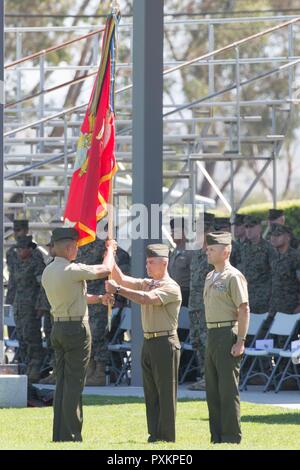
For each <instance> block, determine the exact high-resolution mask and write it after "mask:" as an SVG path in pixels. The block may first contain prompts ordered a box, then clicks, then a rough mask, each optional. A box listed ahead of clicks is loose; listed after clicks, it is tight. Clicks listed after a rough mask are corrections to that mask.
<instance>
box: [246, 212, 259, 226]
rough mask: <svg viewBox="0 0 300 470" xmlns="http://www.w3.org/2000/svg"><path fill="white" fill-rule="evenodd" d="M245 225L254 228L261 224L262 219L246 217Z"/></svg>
mask: <svg viewBox="0 0 300 470" xmlns="http://www.w3.org/2000/svg"><path fill="white" fill-rule="evenodd" d="M244 223H245V225H246V226H248V227H254V226H255V225H260V224H261V218H260V217H258V216H257V215H246V217H245V220H244Z"/></svg>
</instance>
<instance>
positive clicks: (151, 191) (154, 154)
mask: <svg viewBox="0 0 300 470" xmlns="http://www.w3.org/2000/svg"><path fill="white" fill-rule="evenodd" d="M163 6H164V2H163V0H155V1H151V2H149V0H135V1H134V4H133V147H132V148H133V157H132V158H133V187H132V196H133V204H143V205H144V207H146V208H147V210H148V216H147V220H146V221H145V223H146V224H147V223H148V238H147V239H146V240H144V239H142V238H139V239H137V240H133V243H132V275H133V276H134V277H138V278H141V277H144V276H145V248H146V246H147V244H148V243H153V242H154V243H155V242H156V243H157V242H160V240H161V220H160V221H159V223H158V234H157V235H156V237H154V236H153V234H152V233H151V229H153V228H154V225H153V224H152V221H151V206H152V204H158V205H161V204H162V169H163V156H162V148H163V147H162V146H163V117H162V98H163V75H162V72H163V29H164V28H163ZM154 222H155V221H153V223H154ZM132 312H133V313H132V384H133V385H136V386H137V385H141V384H142V374H141V367H140V355H141V346H142V339H143V334H142V328H141V315H140V307H139V306H138V305H136V304H133V305H132Z"/></svg>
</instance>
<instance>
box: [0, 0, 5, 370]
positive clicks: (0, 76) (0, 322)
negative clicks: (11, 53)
mask: <svg viewBox="0 0 300 470" xmlns="http://www.w3.org/2000/svg"><path fill="white" fill-rule="evenodd" d="M0 35H1V40H0V156H1V165H0V179H1V184H0V220H1V223H0V240H1V257H0V270H1V272H2V273H3V248H4V247H3V238H4V233H3V232H4V229H3V104H4V73H3V66H4V1H3V0H0ZM3 326H4V319H3V282H1V286H0V364H3V363H4V331H3V330H4V328H3Z"/></svg>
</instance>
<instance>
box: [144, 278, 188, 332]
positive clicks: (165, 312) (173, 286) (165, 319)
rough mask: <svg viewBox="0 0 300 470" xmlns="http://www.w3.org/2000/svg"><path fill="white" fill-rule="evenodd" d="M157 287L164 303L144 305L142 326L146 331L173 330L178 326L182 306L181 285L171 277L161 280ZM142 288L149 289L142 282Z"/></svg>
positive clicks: (157, 292)
mask: <svg viewBox="0 0 300 470" xmlns="http://www.w3.org/2000/svg"><path fill="white" fill-rule="evenodd" d="M159 282H160V285H159V287H158V288H157V289H153V292H155V293H156V294H157V295H158V297H159V298H160V300H161V301H162V305H142V306H141V310H142V326H143V330H144V332H145V333H157V332H158V331H172V330H177V328H178V315H179V310H180V306H181V291H180V287H179V285H178V284H177V283H176V282H175V281H174V280H173V279H171V278H168V279H165V280H162V281H159ZM141 290H145V291H146V290H148V289H147V287H146V285H145V284H144V283H143V282H142V286H141Z"/></svg>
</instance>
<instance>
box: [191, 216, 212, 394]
mask: <svg viewBox="0 0 300 470" xmlns="http://www.w3.org/2000/svg"><path fill="white" fill-rule="evenodd" d="M213 222H214V215H213V214H209V213H204V244H203V247H202V248H201V249H200V250H195V251H194V252H193V255H192V261H191V277H190V296H189V304H188V308H189V317H190V340H191V344H192V347H193V349H194V350H195V351H196V354H197V361H198V366H199V373H198V376H199V380H198V381H197V382H195V383H194V384H192V385H191V386H189V387H188V388H189V389H190V390H204V389H205V381H204V360H205V344H206V338H207V328H206V321H205V311H204V300H203V290H204V284H205V279H206V276H207V274H208V273H209V272H210V271H211V270H212V267H211V266H210V265H209V264H208V262H207V255H206V242H205V235H206V233H208V232H210V231H211V229H212V227H213Z"/></svg>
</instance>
